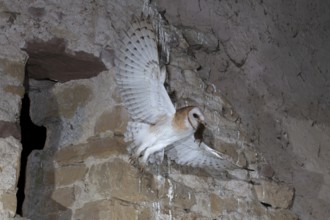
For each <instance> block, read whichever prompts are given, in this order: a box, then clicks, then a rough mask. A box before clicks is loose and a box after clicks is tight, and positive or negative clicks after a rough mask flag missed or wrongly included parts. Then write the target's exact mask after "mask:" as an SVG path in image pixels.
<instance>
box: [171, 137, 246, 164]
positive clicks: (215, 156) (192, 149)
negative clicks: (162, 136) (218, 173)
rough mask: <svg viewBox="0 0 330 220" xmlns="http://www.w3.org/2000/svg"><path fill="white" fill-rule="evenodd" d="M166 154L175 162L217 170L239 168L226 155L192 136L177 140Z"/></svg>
mask: <svg viewBox="0 0 330 220" xmlns="http://www.w3.org/2000/svg"><path fill="white" fill-rule="evenodd" d="M167 156H168V157H169V158H170V159H171V160H174V161H175V162H176V163H177V164H181V165H188V166H192V167H200V168H205V167H208V168H213V169H217V170H232V169H238V168H240V167H239V166H237V165H236V164H235V162H234V161H233V160H232V159H231V158H230V157H229V156H227V155H225V154H222V153H220V152H218V151H215V150H213V149H212V148H210V147H208V146H207V145H206V144H205V143H203V142H201V143H200V142H199V141H195V138H194V137H193V136H191V137H189V138H188V139H184V140H181V141H178V142H176V143H174V144H173V146H172V147H170V148H169V149H168V151H167Z"/></svg>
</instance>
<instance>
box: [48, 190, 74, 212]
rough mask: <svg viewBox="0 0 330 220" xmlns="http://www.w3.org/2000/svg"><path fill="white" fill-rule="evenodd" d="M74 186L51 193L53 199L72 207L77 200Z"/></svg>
mask: <svg viewBox="0 0 330 220" xmlns="http://www.w3.org/2000/svg"><path fill="white" fill-rule="evenodd" d="M73 191H74V189H73V187H65V188H60V189H56V190H54V191H53V192H52V194H51V199H53V200H54V201H56V202H57V203H58V204H60V205H62V206H64V207H70V206H71V205H72V203H73V202H74V201H75V197H74V192H73Z"/></svg>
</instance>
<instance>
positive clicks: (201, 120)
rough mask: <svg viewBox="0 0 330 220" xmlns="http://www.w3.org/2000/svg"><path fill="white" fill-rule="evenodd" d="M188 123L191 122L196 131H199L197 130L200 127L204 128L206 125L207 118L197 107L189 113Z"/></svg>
mask: <svg viewBox="0 0 330 220" xmlns="http://www.w3.org/2000/svg"><path fill="white" fill-rule="evenodd" d="M188 121H189V123H190V125H191V126H192V127H193V128H194V130H197V128H198V127H199V125H200V124H202V125H204V126H205V125H206V123H205V117H204V115H203V113H202V111H201V110H200V109H199V108H197V107H194V108H192V109H191V110H190V111H189V113H188Z"/></svg>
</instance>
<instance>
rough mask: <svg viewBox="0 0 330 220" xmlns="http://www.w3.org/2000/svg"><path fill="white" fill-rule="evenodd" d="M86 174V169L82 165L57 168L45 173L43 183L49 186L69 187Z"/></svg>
mask: <svg viewBox="0 0 330 220" xmlns="http://www.w3.org/2000/svg"><path fill="white" fill-rule="evenodd" d="M86 172H87V168H86V166H85V165H84V164H78V165H73V166H65V167H59V168H56V169H55V170H52V171H48V172H47V173H46V175H45V180H44V183H45V184H46V185H51V186H53V185H55V186H66V185H70V184H72V183H74V182H76V181H79V180H81V179H82V178H83V177H84V176H85V174H86Z"/></svg>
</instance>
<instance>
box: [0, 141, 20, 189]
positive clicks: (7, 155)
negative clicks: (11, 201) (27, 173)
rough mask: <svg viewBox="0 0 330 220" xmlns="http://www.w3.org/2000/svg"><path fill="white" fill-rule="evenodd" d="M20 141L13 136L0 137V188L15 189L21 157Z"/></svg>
mask: <svg viewBox="0 0 330 220" xmlns="http://www.w3.org/2000/svg"><path fill="white" fill-rule="evenodd" d="M21 150H22V147H21V143H20V142H19V141H18V140H17V139H15V138H13V137H11V136H10V137H7V138H0V158H1V160H0V190H15V189H16V185H17V181H18V176H19V171H20V163H21V161H20V159H21Z"/></svg>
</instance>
